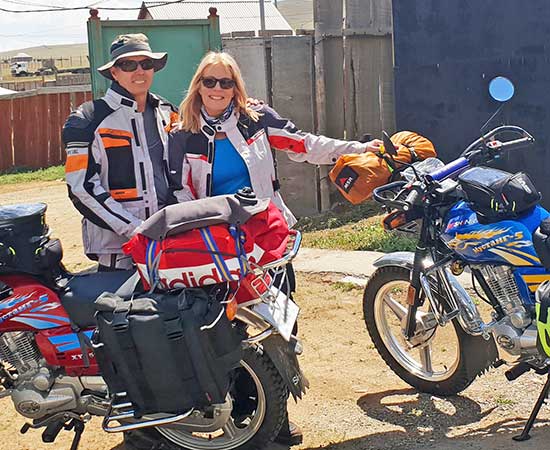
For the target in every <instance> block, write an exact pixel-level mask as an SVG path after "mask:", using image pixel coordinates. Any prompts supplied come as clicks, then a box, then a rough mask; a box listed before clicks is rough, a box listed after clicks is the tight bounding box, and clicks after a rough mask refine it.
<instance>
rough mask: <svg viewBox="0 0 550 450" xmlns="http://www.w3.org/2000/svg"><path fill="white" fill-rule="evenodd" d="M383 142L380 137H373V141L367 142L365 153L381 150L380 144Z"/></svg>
mask: <svg viewBox="0 0 550 450" xmlns="http://www.w3.org/2000/svg"><path fill="white" fill-rule="evenodd" d="M382 144H383V142H382V141H381V140H380V139H373V140H372V141H369V142H367V143H366V147H365V153H366V152H379V151H380V146H381V145H382Z"/></svg>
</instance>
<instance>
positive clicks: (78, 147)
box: [62, 82, 177, 257]
mask: <svg viewBox="0 0 550 450" xmlns="http://www.w3.org/2000/svg"><path fill="white" fill-rule="evenodd" d="M148 102H150V104H151V105H152V106H153V107H154V110H155V117H156V119H157V125H158V129H159V136H160V138H161V140H162V142H163V144H164V159H165V162H166V161H167V158H168V130H170V127H171V123H172V122H173V121H175V120H176V119H177V114H176V110H175V108H174V107H173V106H172V105H171V104H170V103H168V102H167V101H166V100H164V99H162V98H160V97H157V96H156V95H153V94H149V98H148ZM136 109H137V105H136V102H135V101H134V99H133V97H132V95H131V94H129V93H128V92H127V91H126V90H125V89H123V88H122V87H121V86H120V85H119V84H118V83H116V82H115V83H113V85H112V86H111V88H110V89H109V90H108V91H107V93H106V94H105V96H104V97H102V98H101V99H99V100H94V101H91V102H86V103H84V104H83V105H81V106H80V107H79V108H78V109H77V110H76V111H73V112H72V113H71V115H70V116H69V118H68V119H67V121H66V123H65V125H64V127H63V132H62V136H63V142H64V144H65V148H66V151H67V161H66V164H65V173H66V180H67V185H68V188H69V197H70V199H71V200H72V202H73V204H74V205H75V207H76V209H78V211H80V213H81V214H82V215H83V216H84V217H83V220H82V234H83V241H84V250H85V252H86V254H87V255H89V256H92V257H93V255H101V254H113V253H115V254H116V253H122V250H121V248H120V247H121V245H122V244H123V243H124V242H126V241H127V240H128V238H129V237H131V236H132V234H133V233H134V230H135V229H136V227H138V226H139V225H140V224H141V222H142V221H143V220H144V219H146V218H147V217H149V216H150V215H151V214H153V213H154V212H156V211H157V210H158V201H157V195H156V191H155V183H154V178H153V166H152V163H151V159H150V157H149V151H148V149H147V140H146V137H145V130H144V125H143V118H142V114H141V113H138V112H137V111H136ZM166 167H167V165H166Z"/></svg>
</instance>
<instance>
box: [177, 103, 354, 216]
mask: <svg viewBox="0 0 550 450" xmlns="http://www.w3.org/2000/svg"><path fill="white" fill-rule="evenodd" d="M258 111H259V113H260V114H261V116H260V119H259V120H258V122H254V121H252V119H250V117H248V116H246V115H239V113H238V112H235V114H233V115H232V116H231V117H230V118H228V119H227V120H226V121H225V122H223V123H221V124H218V125H216V126H215V127H212V126H210V125H208V124H207V123H206V121H205V120H204V118H201V131H200V132H199V133H191V132H188V131H184V130H175V131H173V132H172V133H170V136H169V166H170V183H171V188H172V189H173V190H174V195H175V196H176V198H177V199H178V202H182V201H186V200H193V199H196V198H204V197H209V196H210V195H211V193H212V161H214V152H215V136H216V133H217V132H218V133H225V134H226V135H227V137H228V139H229V140H230V141H231V143H232V144H233V146H234V147H235V148H236V149H237V152H239V154H240V155H241V157H242V158H243V160H244V162H245V164H246V166H247V168H248V173H249V174H250V181H251V182H252V186H251V187H252V189H253V190H254V192H255V193H256V196H258V197H259V198H271V200H272V201H273V202H274V203H275V205H277V207H278V208H279V209H280V210H281V211H282V213H283V215H284V216H285V218H286V220H287V222H288V224H289V226H293V225H294V224H295V223H296V218H295V217H294V215H293V214H292V212H291V211H290V210H289V209H288V207H287V206H286V205H285V204H284V202H283V199H282V197H281V195H280V193H279V192H278V190H277V188H278V186H277V180H276V177H275V166H274V164H273V158H272V154H271V149H272V148H273V149H275V150H280V151H285V152H286V153H287V155H288V157H289V158H290V159H292V160H293V161H297V162H309V163H312V164H334V163H335V162H336V161H337V159H338V157H339V156H340V155H343V154H346V153H363V152H364V151H365V144H362V143H360V142H355V141H342V140H338V139H331V138H327V137H325V136H316V135H314V134H311V133H304V132H302V131H300V130H298V129H297V128H296V126H295V125H294V124H293V123H292V122H290V121H289V120H287V119H283V118H281V117H280V116H279V115H278V114H277V112H275V111H274V110H273V109H271V108H269V107H268V106H262V107H260V108H259V109H258ZM306 183H307V181H306V180H304V189H306Z"/></svg>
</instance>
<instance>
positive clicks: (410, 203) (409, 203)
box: [403, 189, 420, 211]
mask: <svg viewBox="0 0 550 450" xmlns="http://www.w3.org/2000/svg"><path fill="white" fill-rule="evenodd" d="M419 197H420V193H419V192H418V191H417V190H416V189H413V190H412V191H411V192H410V193H409V195H407V198H406V199H405V204H404V205H403V210H404V211H410V210H411V209H412V208H413V207H414V206H415V205H416V204H417V203H418V199H419Z"/></svg>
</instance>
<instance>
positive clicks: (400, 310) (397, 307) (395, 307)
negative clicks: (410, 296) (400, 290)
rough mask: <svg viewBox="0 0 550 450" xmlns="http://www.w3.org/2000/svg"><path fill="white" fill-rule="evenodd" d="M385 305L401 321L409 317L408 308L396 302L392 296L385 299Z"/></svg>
mask: <svg viewBox="0 0 550 450" xmlns="http://www.w3.org/2000/svg"><path fill="white" fill-rule="evenodd" d="M384 303H385V304H386V305H388V307H389V308H390V309H391V310H392V311H393V313H394V314H395V315H396V316H397V318H398V319H399V320H403V318H404V317H405V316H406V315H407V308H405V307H404V306H403V305H402V304H401V303H399V302H398V301H397V300H395V299H394V298H393V297H392V296H391V295H388V296H387V297H386V298H385V299H384Z"/></svg>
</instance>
